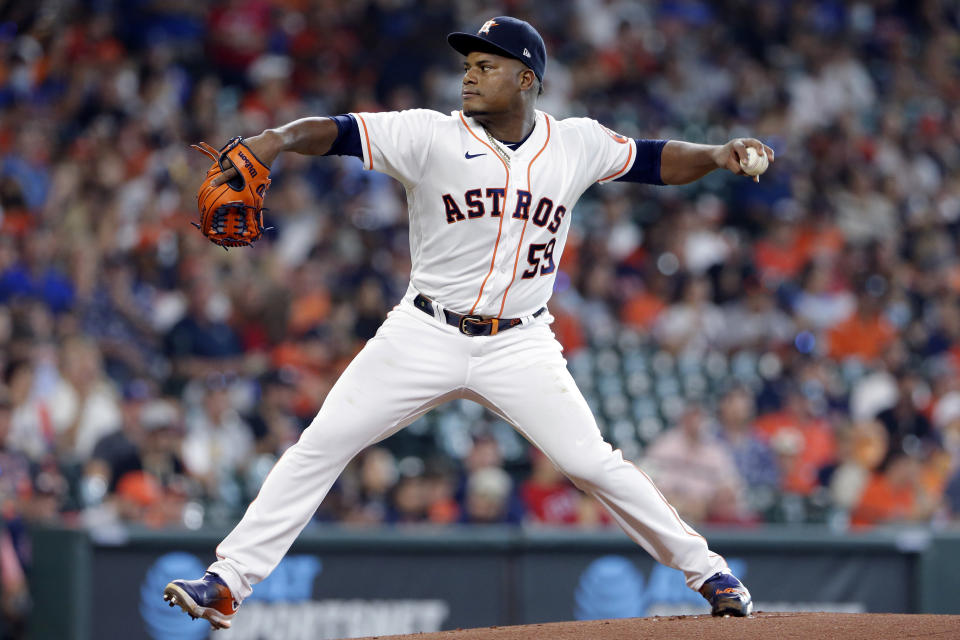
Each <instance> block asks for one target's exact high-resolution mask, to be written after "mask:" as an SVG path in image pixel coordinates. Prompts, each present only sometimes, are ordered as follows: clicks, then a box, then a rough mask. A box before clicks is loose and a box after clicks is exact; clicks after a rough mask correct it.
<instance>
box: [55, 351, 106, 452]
mask: <svg viewBox="0 0 960 640" xmlns="http://www.w3.org/2000/svg"><path fill="white" fill-rule="evenodd" d="M62 359H63V361H62V363H61V374H62V378H61V380H60V382H59V384H58V385H57V387H56V388H55V389H54V392H53V395H52V396H51V397H50V407H51V414H52V415H51V417H52V420H53V424H54V428H55V429H56V431H57V448H58V450H59V451H60V452H61V456H62V457H63V458H64V459H65V460H69V461H78V460H86V459H88V458H89V457H90V454H91V453H93V448H94V446H95V445H96V444H97V441H98V440H100V438H102V437H103V436H104V435H106V434H108V433H111V432H113V431H116V430H117V429H119V428H120V421H121V415H120V403H119V398H118V397H117V391H116V389H115V387H114V385H113V383H112V382H111V381H110V380H109V379H108V378H106V376H105V375H104V371H103V362H102V361H101V358H100V351H99V349H97V347H96V344H95V343H94V342H93V341H91V340H87V339H81V338H72V339H70V340H69V341H67V342H66V343H65V344H64V345H63V350H62Z"/></svg>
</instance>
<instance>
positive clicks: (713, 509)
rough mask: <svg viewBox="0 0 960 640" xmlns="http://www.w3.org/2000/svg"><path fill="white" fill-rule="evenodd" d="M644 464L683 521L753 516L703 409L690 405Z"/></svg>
mask: <svg viewBox="0 0 960 640" xmlns="http://www.w3.org/2000/svg"><path fill="white" fill-rule="evenodd" d="M641 466H642V467H643V468H644V469H647V470H648V472H649V473H650V475H651V476H652V477H653V480H654V482H656V484H657V487H658V488H659V489H660V491H662V492H663V495H664V496H666V498H667V500H668V501H669V502H670V504H672V505H673V506H674V507H676V509H677V511H678V512H679V513H680V515H681V517H683V518H684V519H688V520H690V521H691V522H704V521H707V520H711V519H715V520H720V521H724V522H736V521H741V520H744V519H746V518H748V514H747V512H746V508H745V505H744V504H743V503H742V496H743V490H742V489H743V487H742V484H743V479H742V478H741V477H740V474H739V473H738V472H737V468H736V463H735V462H734V459H733V458H732V457H731V455H730V453H728V451H727V449H726V448H725V447H724V446H723V445H722V444H721V442H720V441H719V440H718V439H717V437H716V436H715V435H713V434H712V433H710V431H709V423H708V421H707V419H706V416H705V415H704V411H703V409H702V408H701V407H697V406H691V407H689V408H688V409H687V410H686V411H684V412H683V415H682V416H681V417H680V420H679V423H678V424H677V426H675V427H673V428H671V429H669V430H667V431H665V432H664V433H663V434H661V435H660V436H659V437H658V438H657V439H656V440H654V441H653V443H652V444H651V445H650V447H649V448H648V449H647V451H646V454H645V456H644V459H643V460H642V463H641Z"/></svg>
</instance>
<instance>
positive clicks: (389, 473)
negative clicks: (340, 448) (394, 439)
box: [343, 447, 399, 525]
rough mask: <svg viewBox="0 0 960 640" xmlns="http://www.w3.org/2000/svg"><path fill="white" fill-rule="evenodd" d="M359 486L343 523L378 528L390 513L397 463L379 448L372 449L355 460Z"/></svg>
mask: <svg viewBox="0 0 960 640" xmlns="http://www.w3.org/2000/svg"><path fill="white" fill-rule="evenodd" d="M356 466H357V468H358V471H359V473H358V476H359V486H358V487H357V492H356V496H355V498H354V499H353V500H352V503H349V504H348V505H347V508H348V512H347V513H346V514H345V515H344V516H343V519H344V522H347V523H348V524H356V525H371V524H381V523H383V522H385V521H386V519H387V513H388V511H389V509H390V492H391V491H392V490H393V488H394V486H395V485H396V484H397V481H398V480H399V472H398V470H397V461H396V458H394V456H393V454H392V453H390V452H389V451H388V450H386V449H384V448H382V447H371V448H370V449H367V450H366V451H365V452H363V453H361V454H360V456H359V458H358V459H357V463H356Z"/></svg>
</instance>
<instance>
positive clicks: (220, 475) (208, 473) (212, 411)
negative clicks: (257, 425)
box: [182, 374, 253, 507]
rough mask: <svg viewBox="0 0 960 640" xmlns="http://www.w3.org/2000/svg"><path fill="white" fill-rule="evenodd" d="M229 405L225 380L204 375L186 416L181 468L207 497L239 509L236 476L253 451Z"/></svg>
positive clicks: (245, 427) (248, 434) (249, 436)
mask: <svg viewBox="0 0 960 640" xmlns="http://www.w3.org/2000/svg"><path fill="white" fill-rule="evenodd" d="M231 404H232V402H231V400H230V381H229V380H228V379H227V377H226V376H223V375H217V374H212V375H209V376H207V377H206V378H205V379H204V384H203V395H202V399H201V401H200V403H199V405H197V406H195V407H193V408H192V409H190V410H189V411H188V412H187V415H186V419H185V422H186V427H187V433H186V437H185V438H184V439H183V444H182V453H183V463H184V465H185V466H186V468H187V469H188V470H189V472H190V474H191V475H192V476H193V477H194V478H197V479H198V480H199V481H200V483H201V485H202V486H203V489H204V491H205V493H206V495H207V496H209V497H210V498H213V499H218V500H221V501H224V502H225V503H228V504H230V505H231V506H233V507H239V506H241V502H242V501H243V496H242V494H241V493H240V491H241V490H240V488H239V484H238V483H239V475H240V474H241V473H242V472H243V471H244V470H245V467H246V465H247V463H248V460H249V456H250V453H251V452H252V451H253V434H252V433H251V431H250V427H249V425H247V423H246V422H244V421H243V419H242V418H241V417H240V415H239V414H238V413H237V411H236V410H235V409H233V408H232V407H231Z"/></svg>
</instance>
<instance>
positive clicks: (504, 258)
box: [163, 16, 774, 628]
mask: <svg viewBox="0 0 960 640" xmlns="http://www.w3.org/2000/svg"><path fill="white" fill-rule="evenodd" d="M447 40H448V42H449V43H450V45H451V46H452V47H453V48H454V49H456V50H457V51H458V52H460V53H461V54H463V55H464V61H463V81H462V83H463V90H462V98H463V103H462V109H461V110H460V111H454V112H452V113H451V114H449V115H445V114H442V113H438V112H436V111H430V110H425V109H417V110H411V111H402V112H390V113H351V114H347V115H339V116H336V117H323V118H305V119H302V120H297V121H295V122H292V123H290V124H287V125H285V126H282V127H280V128H278V129H270V130H267V131H264V132H263V133H261V134H260V135H258V136H255V137H252V138H249V139H247V140H245V141H236V140H235V141H232V142H231V145H232V146H230V145H228V147H229V149H227V150H228V151H229V152H230V153H233V154H234V155H233V156H229V157H225V156H224V155H223V153H222V154H221V155H220V157H219V158H216V154H215V153H213V154H212V155H213V156H214V157H215V160H217V162H215V165H214V167H212V168H211V171H212V172H213V173H212V174H210V175H208V180H207V181H206V182H205V185H204V190H203V191H202V194H203V195H202V198H201V200H203V202H201V208H202V209H203V208H204V206H206V209H204V214H205V215H208V214H209V215H210V216H213V218H212V219H213V220H214V221H213V222H211V223H209V224H206V223H205V224H204V225H203V227H204V232H205V233H207V234H208V235H210V236H211V239H213V240H214V241H215V242H218V244H224V245H225V246H238V245H243V244H248V243H249V241H252V240H253V239H255V237H256V236H258V235H259V229H260V228H261V227H262V224H261V223H259V218H258V216H257V215H256V214H258V213H259V211H258V208H259V205H260V201H259V200H255V201H254V202H253V204H252V205H249V204H245V205H243V206H237V205H236V204H232V205H223V206H226V207H232V208H228V209H223V208H219V209H217V207H215V206H214V205H215V204H216V203H217V202H221V201H224V202H225V201H227V200H230V198H225V199H224V198H220V194H221V193H226V192H225V191H223V190H226V189H232V190H233V192H234V193H237V194H239V193H241V192H243V191H244V190H246V192H249V193H258V194H259V196H260V199H262V196H263V192H264V190H265V188H259V187H257V188H254V187H251V186H250V185H248V184H246V182H245V181H249V180H260V181H261V184H263V182H262V181H263V180H265V178H266V176H265V175H264V174H265V173H269V165H270V164H271V163H272V162H273V160H274V158H276V156H277V155H278V154H279V153H281V152H285V151H293V152H296V153H302V154H311V155H352V156H356V157H358V158H360V159H361V160H362V161H363V164H364V167H365V168H366V169H368V170H371V171H381V172H383V173H386V174H387V175H390V176H392V177H394V178H396V179H397V180H399V181H400V182H401V183H402V184H403V186H404V187H405V188H406V193H407V205H408V209H409V215H410V254H411V257H412V269H411V274H410V285H409V288H408V290H407V293H406V295H405V296H404V297H403V300H402V301H401V302H400V303H399V304H398V305H397V306H396V307H394V308H393V310H392V311H390V313H389V314H388V315H387V318H386V320H385V322H384V323H383V325H382V326H381V327H380V329H379V331H378V332H377V334H376V336H375V337H374V338H373V339H371V340H370V341H369V342H368V343H367V344H366V346H365V347H364V349H363V350H362V351H361V352H360V353H359V354H358V355H357V357H356V358H355V359H354V360H353V362H352V363H351V364H350V365H349V366H348V367H347V369H346V370H345V371H344V373H343V375H342V376H341V377H340V379H339V380H338V381H337V383H336V385H335V386H334V387H333V389H332V390H331V391H330V394H329V396H328V397H327V399H326V401H325V402H324V404H323V407H322V408H321V409H320V412H319V413H318V414H317V416H316V418H314V420H313V422H312V423H311V424H310V425H309V427H308V428H307V429H306V430H305V431H304V432H303V435H302V436H301V438H300V440H299V442H297V443H296V444H295V445H293V446H292V447H290V449H288V450H287V451H286V453H284V455H283V456H282V457H281V458H280V460H279V461H278V462H277V464H276V466H274V468H273V470H272V471H271V472H270V474H269V476H268V477H267V479H266V481H265V482H264V483H263V487H262V488H261V489H260V493H259V495H258V496H257V497H256V499H255V500H254V501H253V502H252V503H251V504H250V506H249V508H248V509H247V511H246V514H245V515H244V516H243V519H242V520H241V521H240V522H239V523H238V524H237V526H236V528H235V529H234V530H233V531H232V532H231V533H230V534H229V535H228V536H227V537H226V538H225V539H224V540H223V542H221V543H220V545H219V546H218V547H217V558H218V559H217V561H216V562H214V563H213V564H212V565H210V567H209V570H208V571H207V573H206V574H204V576H203V577H201V578H200V579H198V580H174V581H173V582H171V583H170V584H168V585H167V586H166V588H165V589H164V593H163V597H164V599H166V600H168V601H169V602H170V605H171V606H173V605H174V604H176V605H179V606H180V607H181V608H182V609H183V610H184V611H186V612H187V613H188V614H190V615H191V616H194V617H202V618H205V619H207V620H208V621H209V622H210V624H211V625H213V626H214V628H221V627H229V626H230V623H231V618H232V617H233V615H234V614H235V612H236V611H237V608H238V607H239V606H240V603H241V602H243V600H244V598H246V597H247V596H249V595H250V593H251V592H252V590H253V587H254V585H255V584H256V583H258V582H259V581H261V580H263V579H264V578H265V577H267V576H268V575H269V574H270V572H271V571H272V570H273V569H274V567H276V566H277V564H278V563H279V562H280V560H281V558H282V557H283V556H284V554H285V553H286V552H287V550H288V549H289V547H290V545H291V544H292V543H293V541H294V539H295V538H296V537H297V535H298V534H299V533H300V531H301V530H302V529H303V527H304V526H305V525H306V524H307V523H308V522H309V520H310V518H311V517H312V515H313V514H314V512H315V511H316V510H317V507H318V506H319V504H320V502H321V501H322V500H323V498H324V496H326V494H327V492H328V491H329V490H330V487H331V486H332V485H333V483H334V481H335V480H336V478H337V476H338V475H339V474H340V473H341V472H342V471H343V469H344V467H345V466H346V465H347V463H348V462H349V461H350V460H351V459H352V458H353V457H354V456H355V455H356V454H357V453H359V452H360V451H361V450H362V449H364V448H365V447H368V446H370V445H372V444H374V443H375V442H378V441H380V440H382V439H384V438H386V437H388V436H390V435H391V434H393V433H395V432H397V431H398V430H400V429H402V428H404V427H405V426H406V425H408V424H410V423H411V422H413V421H414V420H416V419H417V418H418V417H420V416H421V415H423V414H424V413H426V412H427V411H429V410H430V409H431V408H432V407H435V406H437V405H439V404H441V403H444V402H446V401H448V400H452V399H454V398H469V399H471V400H474V401H476V402H479V403H480V404H482V405H483V406H485V407H487V408H489V409H490V410H491V411H493V412H494V413H496V414H497V415H499V416H501V417H502V418H503V419H504V420H506V421H507V422H509V423H510V424H511V425H513V427H514V428H516V429H517V430H518V431H519V432H520V433H521V434H522V435H523V436H524V437H525V438H526V439H527V440H529V441H530V442H531V443H532V444H533V445H534V446H536V447H538V448H539V449H540V450H541V451H543V453H544V454H545V455H546V456H547V457H549V458H550V460H551V461H552V462H553V463H554V464H555V465H556V466H557V467H558V468H559V469H560V470H561V471H563V473H564V474H566V475H567V476H568V477H569V478H570V479H571V480H572V481H573V482H574V484H576V486H577V487H579V488H580V489H582V490H583V491H585V492H587V493H588V494H590V495H591V496H593V497H594V498H596V499H597V500H598V501H599V502H600V504H602V505H603V506H604V507H605V508H606V509H607V510H608V511H609V512H610V515H611V517H612V518H613V519H614V520H616V522H617V523H618V524H619V525H620V526H621V527H622V528H623V530H624V531H625V532H626V533H627V535H629V536H630V538H632V539H633V540H634V541H636V543H637V544H639V545H640V546H642V547H643V548H644V549H645V550H646V551H647V552H649V553H650V555H652V556H653V557H654V558H655V559H656V560H657V561H659V562H661V563H663V564H665V565H668V566H670V567H674V568H677V569H679V570H681V571H682V572H683V573H684V574H685V576H686V581H687V584H688V585H689V586H690V587H691V588H692V589H695V590H698V591H699V592H700V593H701V594H703V596H704V597H705V598H706V599H707V600H708V601H709V602H710V604H711V606H712V610H713V614H714V615H735V616H745V615H748V614H749V613H750V611H751V608H752V602H751V598H750V594H749V592H748V591H747V589H746V588H745V587H744V586H743V585H742V584H741V583H740V581H739V580H737V578H736V577H734V576H733V575H732V574H731V573H730V570H729V568H728V567H727V563H726V562H725V561H724V559H723V558H722V557H721V556H719V555H718V554H716V553H713V552H712V551H711V550H710V548H709V547H708V546H707V542H706V540H704V538H703V537H702V536H700V535H699V534H698V533H697V532H696V531H694V529H693V528H692V527H691V526H690V525H688V524H687V523H686V522H684V521H683V520H682V519H681V518H680V517H679V516H678V515H677V512H676V510H675V509H674V508H673V507H672V506H671V505H670V504H669V503H668V502H667V501H666V500H665V499H664V497H663V495H662V494H661V493H660V492H659V491H658V490H657V488H656V487H655V486H654V484H653V482H651V480H650V478H649V477H648V476H647V475H646V474H645V473H644V472H643V471H642V470H640V469H639V468H637V467H636V466H635V465H634V464H632V463H631V462H630V461H628V460H624V459H623V456H622V455H621V452H620V451H614V450H613V448H612V447H611V446H610V444H608V443H607V442H605V441H604V440H603V437H602V436H601V433H600V431H599V429H598V428H597V425H596V422H595V420H594V418H593V416H592V415H591V412H590V410H589V408H588V406H587V403H586V402H585V401H584V399H583V396H582V395H581V393H580V391H579V390H578V389H577V386H576V384H575V383H574V380H573V378H572V377H571V375H570V373H569V372H568V371H567V368H566V363H565V361H564V359H563V356H562V354H561V347H560V344H559V343H558V342H557V340H556V339H555V338H554V335H553V332H552V331H551V330H550V323H551V321H552V317H551V315H550V312H549V311H548V310H547V307H546V304H547V301H548V300H549V298H550V293H551V291H552V290H553V285H554V280H555V278H556V275H557V269H558V265H559V264H560V256H561V255H563V249H564V245H565V243H566V239H567V232H568V230H569V228H570V218H571V216H572V215H573V210H574V205H575V204H576V202H577V199H578V198H579V197H580V196H581V194H583V192H584V191H586V190H587V189H588V188H589V187H590V186H591V185H593V184H594V183H597V182H599V183H606V182H610V181H612V180H624V181H630V182H645V183H648V184H657V185H662V184H674V185H675V184H686V183H689V182H692V181H694V180H697V179H698V178H700V177H702V176H704V175H706V174H707V173H709V172H711V171H713V170H714V169H718V168H720V169H728V170H729V171H731V172H733V173H735V174H738V175H755V174H757V173H760V172H762V170H765V169H766V167H767V165H768V163H769V162H772V161H773V155H774V154H773V150H772V149H770V148H769V147H768V146H766V145H764V144H763V143H761V142H760V141H758V140H755V139H752V138H746V139H735V140H732V141H730V142H728V143H727V144H724V145H717V146H714V145H701V144H691V143H686V142H679V141H674V140H669V141H667V140H642V139H641V140H634V139H630V138H626V137H624V136H622V135H619V134H617V133H615V132H613V131H611V130H610V129H607V128H606V127H604V126H603V125H601V124H599V123H598V122H596V121H595V120H591V119H588V118H568V119H565V120H558V119H556V118H554V117H553V116H551V115H549V114H547V113H544V112H542V111H538V110H537V109H536V102H537V96H538V95H539V94H540V92H541V83H542V82H543V78H544V71H545V69H546V61H547V60H546V48H545V46H544V43H543V40H542V39H541V37H540V35H539V34H538V33H537V31H536V30H535V29H534V28H533V27H532V26H530V25H529V24H528V23H526V22H524V21H522V20H517V19H515V18H511V17H505V16H500V17H496V18H493V19H492V20H488V21H487V22H485V23H484V24H483V25H482V26H481V28H480V29H479V31H478V32H477V33H476V34H467V33H453V34H450V35H449V36H448V38H447ZM238 149H239V150H240V151H244V150H246V151H249V154H244V155H243V156H240V155H236V154H237V153H238V152H237V150H238ZM748 150H751V153H750V154H749V156H750V157H749V158H748ZM207 152H210V153H212V151H211V150H209V148H207ZM756 157H760V158H762V162H763V163H762V167H758V166H757V163H756V162H755V161H754V160H755V158H756ZM232 159H236V160H237V162H232V161H230V160H232ZM241 163H242V164H241ZM232 167H235V168H232ZM236 169H240V171H239V175H238V171H237V170H236ZM268 183H269V180H267V181H266V184H268ZM231 185H232V186H231ZM218 190H219V191H218ZM228 195H229V194H228ZM218 206H219V205H218ZM251 206H252V207H253V210H251V209H250V207H251ZM211 207H212V208H213V209H214V211H213V212H212V213H210V209H211ZM217 211H219V213H217ZM233 214H235V216H236V220H235V221H231V218H230V216H231V215H233ZM217 215H219V216H220V217H219V218H217V217H216V216H217ZM245 219H247V220H250V219H252V220H253V222H244V220H245ZM207 229H210V230H211V231H209V232H208V230H207ZM231 229H235V230H237V231H236V238H234V239H233V240H235V242H232V243H228V242H224V233H227V234H228V235H229V233H230V230H231ZM217 234H219V235H217ZM244 234H245V235H244ZM218 239H219V241H218Z"/></svg>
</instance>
